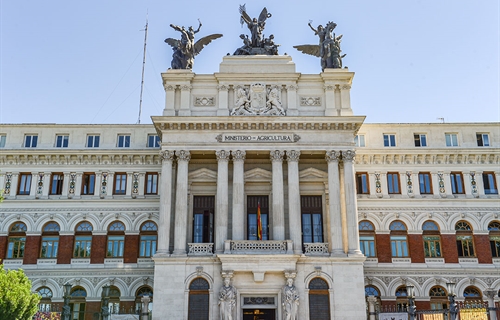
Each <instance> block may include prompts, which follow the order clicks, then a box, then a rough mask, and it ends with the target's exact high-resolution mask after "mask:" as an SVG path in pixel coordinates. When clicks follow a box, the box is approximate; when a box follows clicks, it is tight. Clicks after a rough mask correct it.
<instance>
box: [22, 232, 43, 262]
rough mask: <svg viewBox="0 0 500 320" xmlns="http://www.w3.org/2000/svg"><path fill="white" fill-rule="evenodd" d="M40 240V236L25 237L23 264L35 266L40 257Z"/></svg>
mask: <svg viewBox="0 0 500 320" xmlns="http://www.w3.org/2000/svg"><path fill="white" fill-rule="evenodd" d="M40 239H41V236H27V237H26V245H25V247H24V259H23V264H36V261H37V259H38V257H39V256H40Z"/></svg>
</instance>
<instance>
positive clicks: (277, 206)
mask: <svg viewBox="0 0 500 320" xmlns="http://www.w3.org/2000/svg"><path fill="white" fill-rule="evenodd" d="M284 154H285V152H284V151H282V150H272V151H271V162H272V164H273V212H272V216H273V239H274V240H285V207H284V202H285V200H284V197H283V155H284Z"/></svg>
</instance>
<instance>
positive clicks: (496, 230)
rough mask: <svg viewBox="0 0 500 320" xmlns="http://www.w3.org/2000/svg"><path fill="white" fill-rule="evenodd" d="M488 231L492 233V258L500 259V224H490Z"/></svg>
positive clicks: (495, 222)
mask: <svg viewBox="0 0 500 320" xmlns="http://www.w3.org/2000/svg"><path fill="white" fill-rule="evenodd" d="M488 231H489V232H490V247H491V256H492V257H493V258H500V222H498V221H492V222H490V223H489V224H488Z"/></svg>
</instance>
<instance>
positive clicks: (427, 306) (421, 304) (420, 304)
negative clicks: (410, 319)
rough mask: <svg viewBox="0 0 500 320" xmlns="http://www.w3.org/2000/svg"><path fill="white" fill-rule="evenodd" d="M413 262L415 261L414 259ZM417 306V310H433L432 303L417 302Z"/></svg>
mask: <svg viewBox="0 0 500 320" xmlns="http://www.w3.org/2000/svg"><path fill="white" fill-rule="evenodd" d="M412 262H413V259H412ZM415 306H416V307H417V310H431V302H430V301H415Z"/></svg>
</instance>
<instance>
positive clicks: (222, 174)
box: [215, 150, 229, 253]
mask: <svg viewBox="0 0 500 320" xmlns="http://www.w3.org/2000/svg"><path fill="white" fill-rule="evenodd" d="M215 155H216V156H217V162H218V166H217V207H216V212H215V251H216V252H218V253H222V252H223V251H224V241H225V240H227V224H228V223H227V222H228V213H227V212H228V206H229V203H228V202H229V200H228V185H227V184H228V162H229V151H226V150H218V151H216V152H215Z"/></svg>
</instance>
